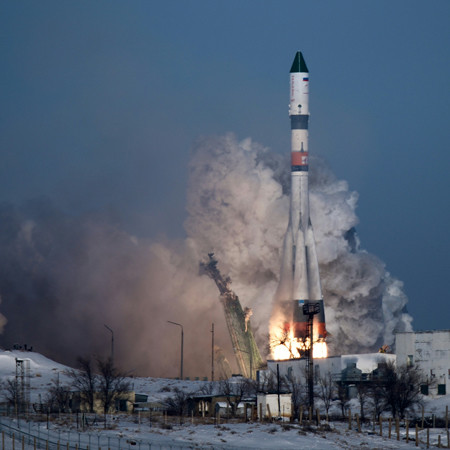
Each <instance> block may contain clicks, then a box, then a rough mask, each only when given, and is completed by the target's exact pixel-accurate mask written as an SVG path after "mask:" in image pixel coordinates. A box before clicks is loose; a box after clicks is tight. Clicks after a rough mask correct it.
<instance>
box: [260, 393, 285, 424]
mask: <svg viewBox="0 0 450 450" xmlns="http://www.w3.org/2000/svg"><path fill="white" fill-rule="evenodd" d="M278 398H279V399H280V405H279V406H280V408H279V410H278ZM256 401H257V412H258V418H259V420H261V419H271V418H277V417H281V418H282V419H289V418H290V417H291V414H292V400H291V394H280V395H277V394H258V396H257V400H256Z"/></svg>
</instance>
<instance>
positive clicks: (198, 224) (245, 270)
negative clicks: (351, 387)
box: [186, 135, 412, 352]
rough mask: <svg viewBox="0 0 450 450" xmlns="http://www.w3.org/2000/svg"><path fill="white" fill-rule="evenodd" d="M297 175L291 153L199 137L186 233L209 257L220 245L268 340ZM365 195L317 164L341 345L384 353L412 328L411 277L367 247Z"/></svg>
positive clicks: (328, 300)
mask: <svg viewBox="0 0 450 450" xmlns="http://www.w3.org/2000/svg"><path fill="white" fill-rule="evenodd" d="M288 171H289V166H288V162H287V158H286V159H284V158H282V157H279V156H278V157H277V156H276V155H273V154H271V153H270V152H269V151H268V150H267V149H265V148H263V147H261V146H260V145H258V144H255V143H252V141H251V140H250V139H246V140H244V141H242V142H238V141H237V140H236V138H235V137H234V136H232V135H227V136H224V137H221V138H205V139H203V140H201V141H199V143H198V145H197V146H196V151H195V153H194V155H193V158H192V161H191V172H190V174H191V177H190V184H189V195H188V213H189V217H188V219H187V221H186V230H187V232H188V234H189V236H190V237H191V238H192V239H193V240H194V241H195V242H196V244H197V247H198V248H199V249H201V251H202V252H203V253H205V252H207V251H210V250H211V249H214V251H215V252H216V255H217V256H218V258H219V261H220V264H221V266H222V267H223V268H224V269H225V270H226V271H227V272H228V273H229V274H230V276H231V278H232V280H233V283H234V288H235V291H236V292H237V294H238V295H239V296H240V298H241V302H242V303H243V304H244V305H246V306H250V307H251V308H252V309H253V311H254V315H253V317H252V322H253V324H254V325H255V324H256V326H257V329H258V331H259V335H260V338H263V337H264V338H265V339H266V336H267V334H268V324H269V318H270V315H271V312H272V307H273V305H272V299H273V297H274V293H275V290H276V287H277V284H278V277H279V270H280V256H281V247H282V242H283V237H284V234H285V232H286V227H287V221H288V215H289V210H288V209H289V192H288V190H289V181H288V180H289V178H288ZM283 172H284V175H283ZM357 200H358V195H357V193H356V192H352V191H350V190H349V188H348V184H347V182H345V181H343V180H337V179H336V178H335V176H334V175H333V174H332V173H331V171H330V170H329V169H328V168H327V167H326V165H325V164H324V162H323V161H320V160H319V159H317V158H316V159H313V160H312V163H311V183H310V202H311V220H312V223H313V226H314V231H315V237H316V244H317V253H318V259H319V265H320V272H321V278H322V284H323V291H324V299H325V305H326V306H325V307H326V320H327V328H328V331H329V333H331V337H330V344H331V350H332V351H333V348H334V349H335V350H334V351H337V349H339V351H341V352H342V351H346V352H363V351H371V350H378V348H379V346H380V345H382V344H392V343H393V333H394V331H403V330H410V329H411V320H412V319H411V317H410V316H409V315H408V314H406V313H403V312H402V311H403V310H404V307H405V305H406V301H407V299H406V296H405V294H404V293H403V292H402V290H401V283H400V282H399V281H398V280H396V279H394V278H392V277H391V276H390V275H389V273H388V272H386V270H385V267H384V264H383V263H382V262H381V261H380V260H379V259H378V258H376V257H375V256H373V255H370V254H368V253H367V252H365V251H363V250H361V249H360V248H359V241H358V237H357V235H356V233H355V232H354V227H355V226H356V225H357V223H358V218H357V216H356V213H355V210H356V206H357ZM261 341H262V339H260V342H261Z"/></svg>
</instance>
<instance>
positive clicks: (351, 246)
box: [0, 135, 412, 376]
mask: <svg viewBox="0 0 450 450" xmlns="http://www.w3.org/2000/svg"><path fill="white" fill-rule="evenodd" d="M288 169H289V163H288V160H287V157H286V158H284V157H282V156H280V155H277V154H273V153H271V152H269V151H268V150H267V149H265V148H264V147H262V146H260V145H258V144H255V143H253V142H252V141H251V140H250V139H246V140H244V141H242V142H238V141H237V140H236V138H235V137H234V136H233V135H226V136H222V137H209V138H202V139H200V140H199V141H198V142H197V143H196V145H195V147H194V151H193V154H192V158H191V162H190V167H189V171H190V177H189V186H188V200H187V212H188V217H187V219H186V222H185V229H186V232H187V237H186V239H184V240H179V241H168V240H167V241H159V242H155V241H148V240H144V239H137V238H135V237H133V236H130V235H129V234H127V233H126V232H124V231H122V230H121V229H120V228H119V227H118V226H116V225H114V223H113V221H112V220H111V219H110V218H109V217H104V216H100V215H97V216H93V215H87V216H83V217H72V216H69V215H67V214H64V213H62V212H61V211H59V210H57V209H56V208H54V207H53V206H52V205H51V204H50V203H49V202H48V201H42V200H41V201H33V202H30V203H28V204H27V205H25V206H22V207H20V208H19V207H15V206H11V205H1V206H0V248H1V249H2V253H1V254H2V258H1V260H0V294H1V295H2V303H1V305H0V307H1V311H2V313H3V315H1V316H0V328H1V329H2V330H3V335H2V336H1V337H0V342H1V343H2V345H3V346H5V347H8V346H11V345H12V344H13V343H15V342H20V343H27V344H29V345H33V346H34V348H35V349H36V350H38V351H42V352H43V353H46V354H47V355H49V356H51V357H54V358H56V359H58V360H59V361H61V362H65V363H68V364H71V363H73V362H74V359H75V358H76V356H78V355H87V354H97V355H102V356H105V355H108V354H109V353H108V352H109V349H110V347H109V345H110V344H109V342H110V341H109V339H110V334H109V332H108V330H106V329H105V327H104V325H105V324H107V325H108V326H110V327H111V328H112V329H113V330H114V333H115V346H116V347H115V358H116V361H117V362H118V363H119V364H120V365H121V366H122V367H125V368H127V370H135V372H136V373H137V374H146V375H153V376H176V375H177V374H178V368H179V365H178V364H179V359H178V358H179V343H180V340H179V339H180V330H179V329H177V328H178V327H175V326H174V325H170V324H168V323H167V320H171V321H174V322H178V323H182V324H183V326H184V336H185V342H184V349H185V355H184V363H185V373H186V375H191V376H207V375H209V372H210V358H211V348H210V347H211V333H210V329H211V323H212V322H214V323H215V331H216V334H215V342H216V344H218V345H219V346H220V347H222V348H223V349H224V351H225V353H226V355H227V357H228V358H229V359H230V362H232V361H233V355H232V351H231V345H230V339H229V336H228V332H227V330H226V325H225V320H224V313H223V310H222V306H221V304H220V302H219V301H218V291H217V289H216V287H215V285H214V283H213V281H211V280H210V279H208V278H207V277H206V276H199V275H198V262H199V260H200V259H203V258H205V256H206V254H207V253H208V252H211V251H214V252H215V255H216V256H217V258H218V259H219V267H220V269H221V270H222V272H223V273H224V274H226V275H230V276H231V278H232V280H233V286H232V287H233V289H234V291H235V292H236V293H237V294H238V295H239V297H240V299H241V303H242V305H243V306H248V307H251V308H252V310H253V315H252V318H251V322H252V326H253V329H254V330H256V336H257V340H258V342H259V345H260V349H261V351H263V352H264V350H265V349H266V347H267V342H268V326H269V319H270V315H271V312H272V307H273V305H272V300H273V296H274V293H275V291H276V288H277V285H278V276H279V270H280V256H281V249H282V241H283V236H284V233H285V231H286V226H287V220H288V209H289V192H288V189H289V171H288ZM310 173H311V177H310V179H311V181H310V202H311V220H312V222H313V225H314V231H315V237H316V241H317V252H318V257H319V263H320V272H321V279H322V287H323V293H324V300H325V305H326V306H325V307H326V321H327V329H328V331H329V332H330V333H331V335H332V339H331V341H330V347H331V348H330V350H331V352H333V349H335V350H334V352H335V353H336V349H339V352H341V353H360V352H365V351H374V350H375V351H376V350H377V349H378V348H379V347H380V346H381V345H382V344H392V342H393V332H394V331H403V330H411V321H412V318H411V317H410V316H409V315H408V314H407V313H406V312H404V311H405V305H406V302H407V299H406V296H405V294H404V293H403V291H402V283H401V282H400V281H399V280H396V279H395V278H393V277H391V276H390V274H389V273H388V272H387V271H386V269H385V266H384V264H383V263H382V262H381V261H380V260H379V259H378V258H376V257H375V256H373V255H371V254H369V253H367V252H365V251H363V250H361V249H360V245H359V240H358V237H357V235H356V233H355V231H354V227H355V226H356V224H357V222H358V219H357V217H356V215H355V208H356V203H357V194H356V193H355V192H351V191H349V189H348V185H347V183H346V182H345V181H342V180H337V179H336V178H335V177H334V175H333V174H332V173H331V172H330V170H329V169H328V168H327V167H326V165H325V164H324V162H323V161H321V160H318V159H313V160H312V162H311V172H310ZM6 320H7V323H6Z"/></svg>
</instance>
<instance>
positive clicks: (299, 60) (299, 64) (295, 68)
mask: <svg viewBox="0 0 450 450" xmlns="http://www.w3.org/2000/svg"><path fill="white" fill-rule="evenodd" d="M296 72H309V70H308V67H306V63H305V60H304V59H303V55H302V52H297V53H296V55H295V58H294V62H293V63H292V67H291V71H290V73H296Z"/></svg>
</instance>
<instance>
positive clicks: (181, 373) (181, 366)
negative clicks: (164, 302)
mask: <svg viewBox="0 0 450 450" xmlns="http://www.w3.org/2000/svg"><path fill="white" fill-rule="evenodd" d="M167 322H168V323H171V324H172V325H177V326H179V327H180V328H181V364H180V379H181V380H182V379H183V345H184V331H183V325H181V323H176V322H172V321H170V320H168V321H167Z"/></svg>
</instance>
